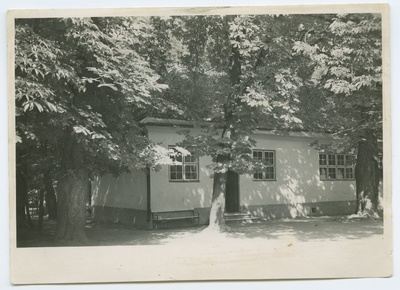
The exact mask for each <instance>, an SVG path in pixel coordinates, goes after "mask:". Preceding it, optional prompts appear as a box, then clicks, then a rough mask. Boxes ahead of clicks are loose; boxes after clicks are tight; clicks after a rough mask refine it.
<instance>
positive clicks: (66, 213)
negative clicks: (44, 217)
mask: <svg viewBox="0 0 400 290" xmlns="http://www.w3.org/2000/svg"><path fill="white" fill-rule="evenodd" d="M63 149H64V150H63V151H64V152H63V160H62V168H64V170H65V171H64V172H65V173H64V175H63V176H62V178H61V179H60V180H59V181H58V184H57V234H56V239H57V240H64V241H69V242H71V243H73V244H79V243H82V242H84V241H85V240H86V238H85V222H86V200H87V194H88V193H87V191H88V181H89V172H88V170H87V169H86V168H85V166H86V165H85V160H84V157H85V156H84V149H83V145H82V144H81V143H79V142H78V140H77V138H76V135H75V134H73V130H72V128H70V129H69V130H66V132H65V145H64V148H63Z"/></svg>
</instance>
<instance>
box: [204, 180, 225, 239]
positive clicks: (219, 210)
mask: <svg viewBox="0 0 400 290" xmlns="http://www.w3.org/2000/svg"><path fill="white" fill-rule="evenodd" d="M226 179H227V172H224V173H222V172H216V173H214V182H213V195H212V200H211V210H210V224H209V226H208V230H212V231H219V232H222V231H225V230H226V229H227V227H226V224H225V219H224V213H225V192H226Z"/></svg>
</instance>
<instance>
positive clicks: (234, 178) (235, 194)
mask: <svg viewBox="0 0 400 290" xmlns="http://www.w3.org/2000/svg"><path fill="white" fill-rule="evenodd" d="M239 206H240V203H239V174H238V173H236V172H234V171H231V170H229V171H228V176H227V179H226V199H225V211H226V212H228V213H233V212H239Z"/></svg>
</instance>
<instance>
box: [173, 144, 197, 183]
mask: <svg viewBox="0 0 400 290" xmlns="http://www.w3.org/2000/svg"><path fill="white" fill-rule="evenodd" d="M175 147H177V146H176V145H169V146H168V151H169V150H171V149H174V148H175ZM188 156H193V155H188ZM185 157H186V156H184V155H182V161H181V163H182V164H179V165H174V164H168V181H169V182H199V181H200V160H199V157H195V161H194V162H188V161H185ZM170 158H171V156H170ZM186 165H187V166H196V168H197V178H196V179H186V173H185V167H186ZM171 166H181V167H182V171H181V174H182V179H172V178H171Z"/></svg>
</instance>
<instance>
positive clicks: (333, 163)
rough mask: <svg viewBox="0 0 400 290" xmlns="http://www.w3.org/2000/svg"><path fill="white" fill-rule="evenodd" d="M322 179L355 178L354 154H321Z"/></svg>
mask: <svg viewBox="0 0 400 290" xmlns="http://www.w3.org/2000/svg"><path fill="white" fill-rule="evenodd" d="M319 177H320V179H321V180H341V179H354V156H353V155H350V154H325V153H320V154H319Z"/></svg>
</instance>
